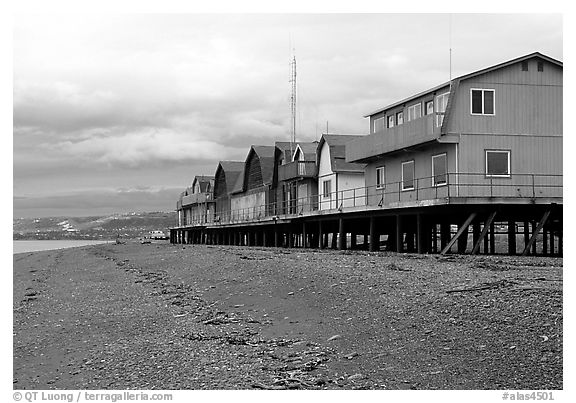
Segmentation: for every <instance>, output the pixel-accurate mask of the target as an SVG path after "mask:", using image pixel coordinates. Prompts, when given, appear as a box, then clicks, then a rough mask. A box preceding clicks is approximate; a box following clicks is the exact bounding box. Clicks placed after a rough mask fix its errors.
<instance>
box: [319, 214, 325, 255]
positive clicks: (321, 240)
mask: <svg viewBox="0 0 576 403" xmlns="http://www.w3.org/2000/svg"><path fill="white" fill-rule="evenodd" d="M318 243H319V245H318V247H319V248H320V249H324V247H325V246H326V244H325V243H324V233H323V232H322V221H318Z"/></svg>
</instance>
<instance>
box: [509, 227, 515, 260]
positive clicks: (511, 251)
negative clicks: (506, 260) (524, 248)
mask: <svg viewBox="0 0 576 403" xmlns="http://www.w3.org/2000/svg"><path fill="white" fill-rule="evenodd" d="M508 254H509V255H515V254H516V221H514V220H509V221H508Z"/></svg>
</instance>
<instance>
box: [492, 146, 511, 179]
mask: <svg viewBox="0 0 576 403" xmlns="http://www.w3.org/2000/svg"><path fill="white" fill-rule="evenodd" d="M486 176H490V177H504V178H509V177H510V151H509V150H486Z"/></svg>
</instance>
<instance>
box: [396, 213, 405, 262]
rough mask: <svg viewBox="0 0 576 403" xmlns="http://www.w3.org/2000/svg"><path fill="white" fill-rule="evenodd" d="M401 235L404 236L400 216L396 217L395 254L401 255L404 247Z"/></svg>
mask: <svg viewBox="0 0 576 403" xmlns="http://www.w3.org/2000/svg"><path fill="white" fill-rule="evenodd" d="M403 235H404V231H403V229H402V216H401V215H399V214H398V215H396V237H395V239H396V252H398V253H402V252H403V249H404V248H403V246H404V242H403Z"/></svg>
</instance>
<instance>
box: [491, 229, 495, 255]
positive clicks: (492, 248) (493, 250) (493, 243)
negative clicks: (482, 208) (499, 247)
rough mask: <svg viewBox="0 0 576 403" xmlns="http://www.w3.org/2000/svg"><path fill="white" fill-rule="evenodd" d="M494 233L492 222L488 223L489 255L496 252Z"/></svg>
mask: <svg viewBox="0 0 576 403" xmlns="http://www.w3.org/2000/svg"><path fill="white" fill-rule="evenodd" d="M495 235H496V234H495V232H494V221H492V222H491V223H490V254H491V255H493V254H494V253H495V252H496V236H495Z"/></svg>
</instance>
